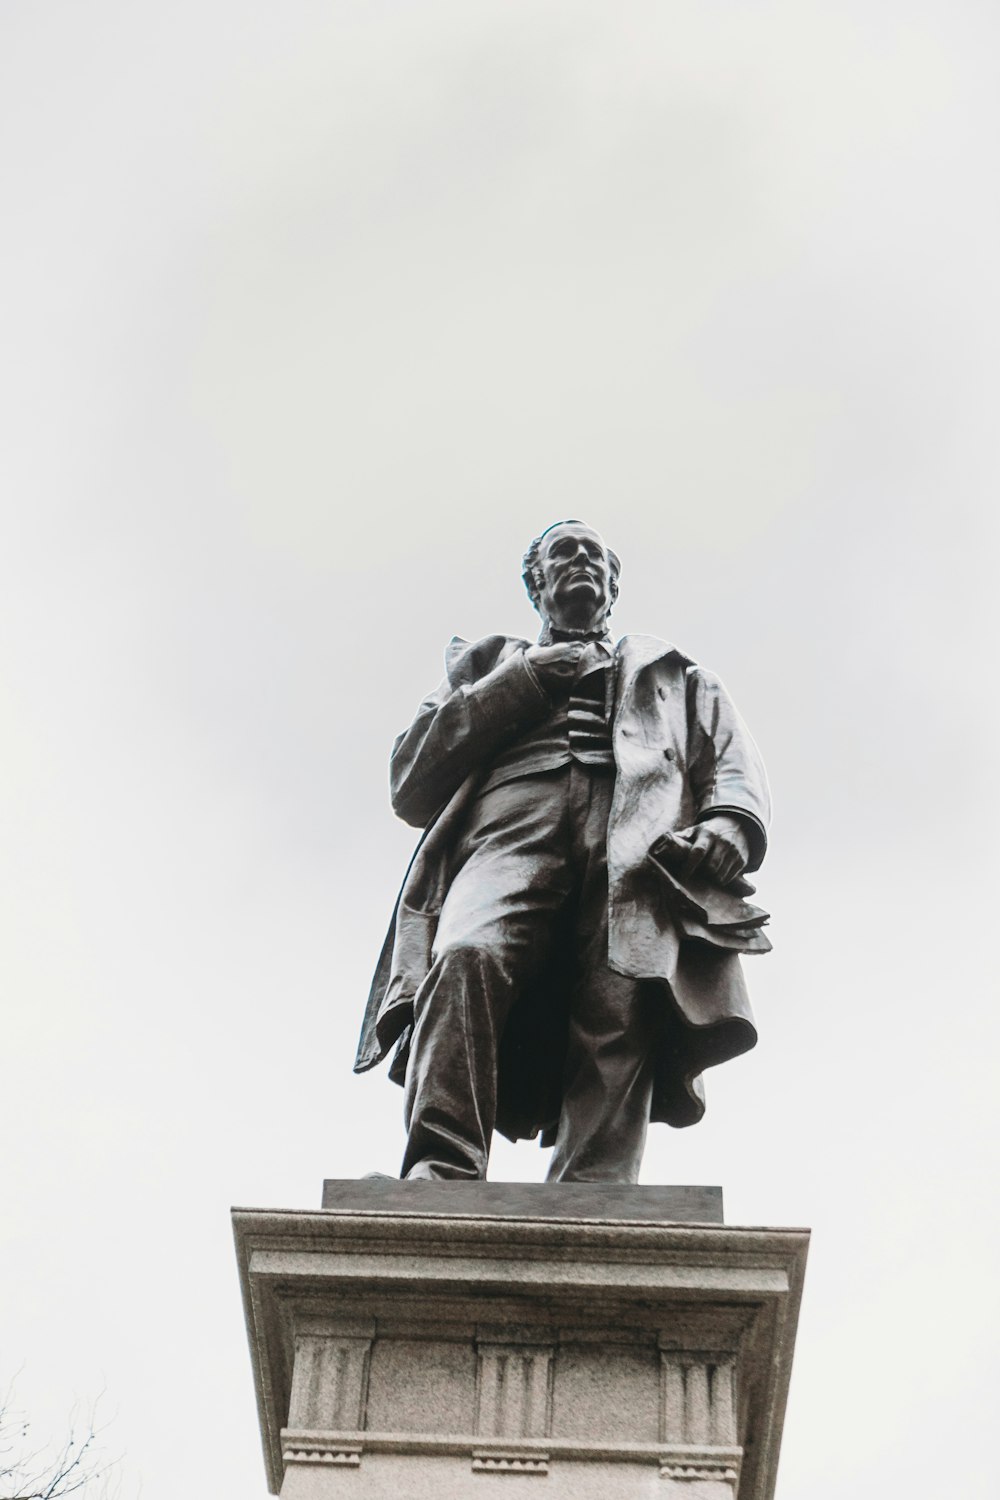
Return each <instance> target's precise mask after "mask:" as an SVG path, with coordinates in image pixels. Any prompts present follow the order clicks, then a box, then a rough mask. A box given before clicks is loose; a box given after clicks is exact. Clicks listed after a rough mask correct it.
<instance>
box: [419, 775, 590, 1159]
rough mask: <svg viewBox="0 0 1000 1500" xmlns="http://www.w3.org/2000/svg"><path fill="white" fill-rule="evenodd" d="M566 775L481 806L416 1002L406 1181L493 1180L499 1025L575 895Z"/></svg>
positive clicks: (523, 784)
mask: <svg viewBox="0 0 1000 1500" xmlns="http://www.w3.org/2000/svg"><path fill="white" fill-rule="evenodd" d="M567 776H568V771H567V772H558V773H555V774H552V775H550V776H547V777H544V778H543V777H535V778H532V779H531V780H530V781H529V780H528V779H525V780H522V781H517V782H512V783H509V784H508V785H506V786H501V787H498V788H496V789H495V790H494V791H492V792H489V793H486V794H485V795H484V796H482V797H480V799H479V800H478V802H477V803H476V805H475V807H474V808H473V811H472V814H471V817H470V822H469V826H468V827H467V829H466V831H465V833H464V835H463V837H462V840H461V842H460V844H459V847H458V850H457V851H456V865H457V870H456V873H455V874H454V876H453V878H452V882H451V886H450V888H449V891H448V896H447V898H446V900H445V903H444V907H443V908H442V912H441V919H440V922H439V925H438V931H437V938H436V942H435V945H434V953H433V962H432V966H431V970H430V973H429V974H428V976H427V978H426V980H425V981H424V983H423V984H422V985H421V987H420V990H419V992H418V994H417V996H416V999H415V1001H414V1031H413V1037H412V1039H411V1043H410V1060H409V1064H408V1067H407V1073H406V1097H405V1106H404V1118H405V1121H406V1127H407V1133H408V1134H407V1144H406V1153H405V1155H404V1158H403V1166H402V1171H401V1174H400V1175H401V1176H403V1177H444V1178H479V1177H485V1175H486V1167H487V1162H488V1159H489V1150H490V1142H491V1139H492V1135H493V1126H494V1121H495V1118H496V1100H497V1057H498V1051H499V1044H500V1038H501V1036H502V1034H503V1027H504V1024H505V1022H506V1020H507V1016H508V1014H509V1011H510V1007H511V1005H512V1003H513V1001H514V999H515V998H516V996H517V993H518V991H519V989H520V987H521V985H522V984H523V982H524V980H525V979H526V978H527V977H529V976H530V975H531V974H532V973H533V972H534V971H535V970H536V968H537V967H538V965H539V963H540V962H541V961H542V959H543V957H544V953H545V950H546V947H547V944H548V941H549V939H550V935H551V927H552V917H553V914H554V912H555V911H557V910H558V909H559V907H560V905H561V904H562V903H563V902H564V901H565V899H566V896H567V893H568V891H569V889H570V885H571V875H570V873H569V870H568V862H567V859H566V857H565V816H564V814H565V807H566V801H565V791H566V778H567Z"/></svg>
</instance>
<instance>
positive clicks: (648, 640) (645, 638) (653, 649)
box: [616, 635, 700, 674]
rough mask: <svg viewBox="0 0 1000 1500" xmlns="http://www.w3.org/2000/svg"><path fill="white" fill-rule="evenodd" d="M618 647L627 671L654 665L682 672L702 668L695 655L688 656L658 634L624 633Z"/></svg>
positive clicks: (665, 669) (620, 657)
mask: <svg viewBox="0 0 1000 1500" xmlns="http://www.w3.org/2000/svg"><path fill="white" fill-rule="evenodd" d="M616 649H617V653H618V657H619V660H620V661H621V663H622V666H623V668H624V669H625V671H626V672H638V671H641V670H642V669H643V668H645V667H652V666H657V667H660V668H661V669H662V670H664V671H675V672H680V673H682V674H683V673H685V672H691V671H698V670H700V669H699V667H698V663H697V662H696V661H695V659H694V657H693V656H688V655H687V653H686V652H684V651H682V650H681V649H680V647H679V646H675V645H674V643H673V642H672V641H664V640H661V639H660V637H659V636H658V635H623V636H622V637H621V639H620V640H619V642H618V645H617V648H616Z"/></svg>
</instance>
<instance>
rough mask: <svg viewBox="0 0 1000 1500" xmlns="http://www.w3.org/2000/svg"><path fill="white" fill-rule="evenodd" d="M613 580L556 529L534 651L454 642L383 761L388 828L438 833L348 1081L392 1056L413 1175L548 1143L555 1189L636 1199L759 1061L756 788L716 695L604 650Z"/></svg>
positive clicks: (535, 594)
mask: <svg viewBox="0 0 1000 1500" xmlns="http://www.w3.org/2000/svg"><path fill="white" fill-rule="evenodd" d="M619 571H620V565H619V561H618V558H617V557H616V556H615V554H614V553H613V552H611V551H610V550H609V549H608V548H607V547H606V546H605V544H604V542H603V541H602V539H601V537H600V536H599V535H598V534H597V532H595V531H593V530H591V528H590V527H588V526H585V525H583V524H582V523H581V522H579V521H561V522H559V523H558V524H556V525H554V526H551V527H549V529H548V530H547V531H545V532H544V533H543V534H542V535H541V536H540V537H539V538H538V539H537V540H536V541H534V542H533V543H532V544H531V546H530V548H529V549H528V552H527V554H526V556H525V559H524V581H525V584H526V586H527V589H528V593H529V595H530V597H531V599H532V602H533V604H534V605H535V607H536V609H537V610H538V612H539V614H540V616H541V619H542V630H541V634H540V635H539V638H538V641H537V643H536V644H534V645H532V644H530V643H529V642H528V641H524V640H517V639H512V638H510V637H508V636H502V635H494V636H488V637H486V639H484V640H481V641H477V642H475V643H474V644H469V643H468V642H466V641H463V640H460V639H455V640H453V641H452V643H451V645H450V646H449V648H448V651H447V676H446V677H445V679H444V681H443V682H442V684H441V686H440V687H439V688H438V689H437V690H436V692H434V693H432V694H431V696H430V697H429V698H427V699H425V701H424V702H423V703H422V704H421V706H420V709H419V710H418V712H417V716H416V718H415V719H414V721H413V723H412V724H411V726H410V728H409V729H408V730H406V732H405V733H404V734H402V735H400V737H399V738H398V739H397V741H396V743H395V746H394V747H393V752H392V759H391V783H392V803H393V807H394V809H395V811H396V812H397V813H398V815H399V816H400V817H401V818H403V819H405V821H406V822H407V823H410V824H412V825H413V826H415V827H417V828H423V829H424V830H425V831H424V834H423V838H422V839H421V842H420V844H419V846H418V848H417V851H416V854H415V855H414V857H413V861H412V863H411V865H410V869H409V871H408V873H407V876H406V880H405V882H404V884H403V888H402V891H401V892H400V896H399V901H398V903H397V906H396V911H395V914H394V918H393V923H392V926H391V928H390V931H389V934H388V937H387V939H386V944H385V947H384V949H383V953H382V959H381V962H380V964H379V968H378V971H377V973H376V976H375V981H374V984H373V986H372V993H371V997H370V1000H369V1007H368V1014H367V1017H366V1020H365V1025H364V1028H363V1031H362V1036H361V1044H360V1047H359V1051H358V1059H357V1063H356V1069H357V1071H359V1072H360V1071H363V1070H365V1069H367V1068H370V1067H372V1066H373V1065H374V1064H375V1063H377V1062H379V1061H380V1060H381V1059H382V1058H383V1057H384V1056H385V1055H386V1053H387V1052H388V1051H389V1049H390V1048H392V1047H395V1055H394V1058H393V1062H392V1067H391V1075H392V1076H393V1077H394V1078H395V1079H396V1081H397V1082H400V1083H402V1084H403V1085H404V1087H405V1118H406V1126H407V1130H408V1140H407V1145H406V1153H405V1157H404V1160H403V1166H402V1172H401V1176H403V1177H410V1178H421V1177H422V1178H473V1179H474V1178H482V1177H485V1175H486V1167H487V1162H488V1158H489V1151H490V1142H491V1138H492V1135H493V1131H494V1129H495V1128H496V1129H499V1130H500V1131H501V1132H502V1133H504V1134H505V1135H507V1136H509V1137H510V1138H511V1139H512V1140H516V1139H518V1138H520V1137H525V1136H535V1135H538V1134H539V1132H541V1135H542V1143H543V1145H547V1144H554V1145H555V1150H554V1152H553V1155H552V1160H551V1164H550V1168H549V1180H550V1181H603V1182H635V1181H636V1180H637V1177H638V1173H639V1166H640V1163H641V1160H642V1152H643V1146H644V1143H645V1138H646V1130H647V1126H648V1123H649V1121H650V1119H654V1120H665V1121H667V1122H669V1123H670V1124H672V1125H690V1124H693V1123H694V1122H695V1121H696V1120H698V1119H700V1118H701V1116H702V1114H703V1113H704V1095H703V1092H702V1088H701V1080H700V1076H699V1075H700V1074H701V1072H702V1070H703V1069H704V1068H706V1067H708V1066H710V1065H711V1064H713V1063H719V1062H723V1061H725V1060H726V1059H728V1058H730V1057H735V1056H736V1055H738V1054H739V1053H741V1052H745V1051H747V1050H748V1049H749V1048H750V1047H752V1046H753V1045H754V1042H755V1041H756V1032H755V1030H754V1026H753V1019H752V1016H751V1012H750V1006H749V1002H748V999H747V993H746V988H745V985H744V982H743V976H742V972H741V969H740V961H739V954H740V953H741V952H748V951H751V952H752V951H762V950H765V949H766V948H767V947H769V944H768V942H767V939H766V938H765V937H764V936H763V934H762V933H761V931H760V924H761V923H762V922H763V921H765V920H766V914H765V913H764V912H762V911H760V910H759V908H756V907H752V906H749V905H748V904H747V903H746V902H745V901H743V900H742V899H741V898H742V896H743V895H745V894H746V893H747V892H750V891H752V887H749V886H747V885H746V884H745V882H743V881H742V880H741V878H740V877H741V876H742V874H743V872H744V871H747V870H754V869H756V868H757V866H758V865H759V864H760V862H761V860H762V858H763V856H764V849H765V842H766V825H767V821H768V815H769V799H768V791H767V782H766V779H765V775H764V768H763V765H762V763H761V759H760V755H759V753H758V751H757V748H756V746H755V745H754V743H753V740H752V739H751V738H750V735H749V733H748V732H747V729H746V727H745V726H744V724H743V721H742V720H741V719H740V717H739V715H738V714H737V712H736V710H735V708H734V707H733V705H732V703H731V701H730V699H729V697H728V695H727V694H726V691H725V689H724V688H723V686H722V684H721V683H720V682H719V680H718V678H716V677H714V676H712V674H711V673H709V672H706V671H703V670H702V668H701V667H699V666H697V665H695V663H694V662H692V661H691V660H690V659H689V658H688V657H686V656H684V655H682V654H681V652H680V651H678V650H677V649H676V647H674V646H671V645H668V644H667V643H666V642H665V641H661V640H658V639H656V638H655V637H652V636H644V635H631V636H625V637H623V638H622V639H621V640H620V641H618V643H617V644H616V643H615V642H614V641H613V640H612V638H611V636H610V635H609V633H608V617H609V614H610V612H611V608H612V605H613V604H614V601H615V598H616V596H617V593H618V575H619Z"/></svg>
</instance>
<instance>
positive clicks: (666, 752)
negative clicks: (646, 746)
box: [663, 750, 674, 760]
mask: <svg viewBox="0 0 1000 1500" xmlns="http://www.w3.org/2000/svg"><path fill="white" fill-rule="evenodd" d="M663 754H664V756H665V757H666V759H667V760H673V758H674V752H673V751H672V750H664V752H663Z"/></svg>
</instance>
